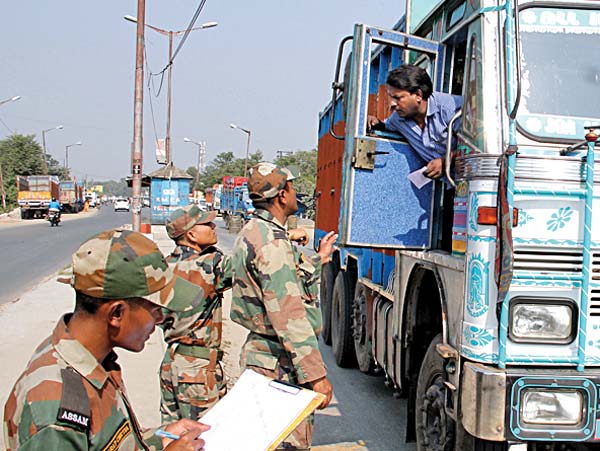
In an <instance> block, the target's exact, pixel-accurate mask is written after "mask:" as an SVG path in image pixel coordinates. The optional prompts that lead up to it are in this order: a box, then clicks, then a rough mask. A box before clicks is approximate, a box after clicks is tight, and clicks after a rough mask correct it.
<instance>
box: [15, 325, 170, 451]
mask: <svg viewBox="0 0 600 451" xmlns="http://www.w3.org/2000/svg"><path fill="white" fill-rule="evenodd" d="M69 318H70V315H65V316H64V317H63V318H61V320H60V321H59V323H58V324H57V326H56V328H55V329H54V332H53V334H52V336H50V337H48V338H47V339H46V340H45V341H44V342H43V343H42V344H41V345H40V346H39V347H38V348H37V349H36V351H35V352H34V354H33V357H32V359H31V360H30V362H29V364H28V365H27V368H26V369H25V372H24V373H23V374H22V375H21V376H20V377H19V379H18V380H17V383H16V384H15V387H14V388H13V390H12V392H11V393H10V395H9V397H8V401H7V402H6V406H5V408H4V435H5V442H6V446H7V448H8V450H16V449H21V450H53V449H55V450H61V451H70V450H78V451H81V450H115V451H116V450H120V451H125V450H127V451H134V450H140V449H145V450H147V449H153V450H155V449H162V443H161V441H160V440H159V439H157V438H156V437H154V436H153V432H154V431H153V430H144V431H142V430H141V428H140V426H139V423H138V422H137V420H136V418H135V416H134V414H133V411H132V410H131V406H130V403H129V401H128V400H127V397H126V395H125V387H124V385H123V381H122V379H121V368H120V367H119V365H118V364H117V362H116V360H117V355H116V354H115V353H114V352H111V353H110V354H109V355H108V356H107V357H106V359H105V360H104V361H103V362H102V363H99V362H98V361H97V360H96V358H95V357H94V356H93V355H92V354H91V353H90V352H89V351H88V350H87V349H86V348H85V347H84V346H83V345H82V344H81V343H80V342H79V341H77V340H76V339H75V338H73V337H72V336H71V334H70V333H69V329H68V327H67V322H68V320H69ZM65 368H71V369H73V370H74V371H75V372H77V373H78V374H79V375H80V376H81V381H82V383H83V388H85V393H86V394H87V397H88V399H89V407H90V415H89V418H88V417H86V416H82V415H79V414H78V413H76V412H72V411H70V410H66V409H64V405H63V403H62V401H61V399H62V398H63V396H62V395H63V375H62V374H61V370H63V369H65ZM74 377H78V376H76V375H74ZM65 387H66V385H65ZM83 403H85V401H83ZM84 415H85V414H84ZM86 418H88V419H86Z"/></svg>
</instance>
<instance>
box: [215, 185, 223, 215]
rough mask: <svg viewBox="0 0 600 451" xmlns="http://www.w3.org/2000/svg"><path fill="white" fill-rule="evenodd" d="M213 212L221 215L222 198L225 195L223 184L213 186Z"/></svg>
mask: <svg viewBox="0 0 600 451" xmlns="http://www.w3.org/2000/svg"><path fill="white" fill-rule="evenodd" d="M213 190H214V192H213V210H215V211H217V212H218V213H219V214H220V213H221V196H222V195H223V184H222V183H216V184H214V185H213Z"/></svg>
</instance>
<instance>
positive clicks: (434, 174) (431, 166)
mask: <svg viewBox="0 0 600 451" xmlns="http://www.w3.org/2000/svg"><path fill="white" fill-rule="evenodd" d="M443 173H444V163H443V161H442V159H441V158H436V159H435V160H431V161H430V162H429V163H427V168H426V169H425V171H423V174H424V175H425V177H429V178H430V179H437V178H440V177H441V176H442V174H443Z"/></svg>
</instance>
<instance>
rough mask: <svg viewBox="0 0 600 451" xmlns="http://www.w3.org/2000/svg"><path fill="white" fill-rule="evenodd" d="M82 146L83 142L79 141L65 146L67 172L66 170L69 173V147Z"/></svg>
mask: <svg viewBox="0 0 600 451" xmlns="http://www.w3.org/2000/svg"><path fill="white" fill-rule="evenodd" d="M81 144H82V143H81V141H77V142H76V143H73V144H69V145H67V146H65V170H66V172H68V171H69V147H73V146H81ZM65 175H66V174H65Z"/></svg>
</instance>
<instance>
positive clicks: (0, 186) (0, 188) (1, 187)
mask: <svg viewBox="0 0 600 451" xmlns="http://www.w3.org/2000/svg"><path fill="white" fill-rule="evenodd" d="M20 98H21V96H14V97H11V98H10V99H6V100H2V101H1V102H0V105H2V104H5V103H8V102H15V101H16V100H19V99H20ZM0 191H1V193H2V208H3V209H5V210H6V192H5V191H4V179H3V177H2V163H0Z"/></svg>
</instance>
